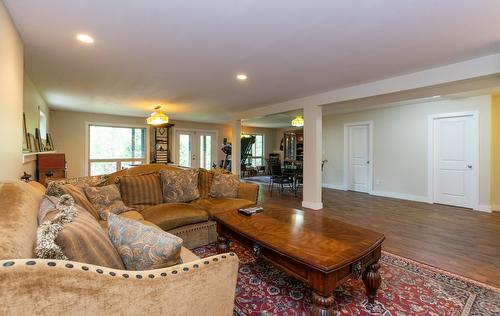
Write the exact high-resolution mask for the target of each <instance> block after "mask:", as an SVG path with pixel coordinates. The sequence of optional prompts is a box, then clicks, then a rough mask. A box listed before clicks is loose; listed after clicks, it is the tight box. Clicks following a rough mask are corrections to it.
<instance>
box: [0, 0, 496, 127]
mask: <svg viewBox="0 0 500 316" xmlns="http://www.w3.org/2000/svg"><path fill="white" fill-rule="evenodd" d="M4 2H5V4H6V6H7V8H8V10H9V12H10V13H11V15H12V17H13V20H14V22H15V24H16V26H17V28H18V30H19V32H20V34H21V37H22V38H23V41H24V43H25V59H26V67H27V72H28V74H29V75H30V77H31V78H32V80H33V81H34V82H35V84H36V85H37V86H38V88H39V89H40V91H41V93H42V95H43V97H44V98H45V99H46V101H47V102H48V103H49V105H50V106H51V107H52V108H58V109H70V110H79V111H88V112H100V113H111V114H121V115H137V116H145V115H147V113H149V112H151V110H152V108H153V106H154V105H155V104H156V103H163V104H167V107H166V110H167V112H168V114H169V115H170V116H171V117H173V118H175V119H184V120H191V121H206V122H223V121H225V120H227V119H229V117H230V115H231V113H235V112H237V111H242V110H245V109H248V108H252V107H257V106H260V105H265V104H271V103H276V102H281V101H286V100H289V99H294V98H299V97H304V96H308V95H311V94H315V93H319V92H322V91H327V90H331V89H337V88H340V87H347V86H351V85H356V84H359V83H363V82H370V81H374V80H379V79H384V78H388V77H393V76H397V75H400V74H405V73H412V72H415V71H419V70H423V69H427V68H432V67H436V66H440V65H445V64H449V63H453V62H458V61H462V60H467V59H471V58H475V57H479V56H485V55H489V54H492V53H496V52H499V51H500V18H499V12H500V1H498V0H478V1H471V0H453V1H450V0H449V1H434V0H432V1H431V0H407V1H401V0H384V1H376V0H357V1H353V0H345V1H331V0H329V1H304V0H274V1H256V0H238V1H234V0H220V1H217V0H214V1H194V0H183V1H161V0H157V1H154V0H144V1H122V0H106V1H102V0H72V1H67V0H45V1H39V0H22V1H20V0H4ZM79 32H86V33H88V34H90V35H92V36H93V37H94V38H95V44H94V45H91V46H85V45H83V44H81V43H79V42H77V41H76V40H75V39H74V37H75V35H76V34H77V33H79ZM238 72H245V73H247V74H248V76H249V80H248V81H247V82H237V81H236V80H235V79H234V77H235V75H236V73H238Z"/></svg>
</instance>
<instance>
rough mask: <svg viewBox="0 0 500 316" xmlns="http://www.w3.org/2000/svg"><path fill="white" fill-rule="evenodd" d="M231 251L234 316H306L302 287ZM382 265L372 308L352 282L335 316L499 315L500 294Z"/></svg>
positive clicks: (404, 265)
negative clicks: (235, 265)
mask: <svg viewBox="0 0 500 316" xmlns="http://www.w3.org/2000/svg"><path fill="white" fill-rule="evenodd" d="M193 251H194V253H195V254H196V255H198V256H200V257H207V256H210V255H213V254H216V253H217V251H216V247H215V244H210V245H207V246H203V247H199V248H196V249H194V250H193ZM231 251H233V252H235V253H236V254H237V255H238V257H239V258H240V268H239V274H238V284H237V287H236V299H235V306H234V315H237V316H244V315H252V316H254V315H255V316H256V315H259V316H264V315H287V316H292V315H310V312H311V308H312V305H311V293H310V291H309V290H308V289H307V287H306V285H305V284H304V283H302V282H300V281H298V280H296V279H295V278H293V277H292V276H290V275H288V274H286V273H284V272H282V271H280V270H278V268H276V267H275V266H273V265H272V264H270V263H268V262H266V261H265V260H262V259H258V260H255V259H254V257H253V256H252V255H251V253H250V251H248V250H247V249H246V248H244V247H243V246H241V245H239V244H237V243H234V242H233V243H231ZM380 263H381V268H380V273H381V275H382V280H383V281H382V285H381V286H380V288H379V290H378V293H377V300H376V303H375V304H369V303H368V302H367V300H366V295H365V288H364V285H363V282H362V281H361V280H358V279H355V278H352V279H350V280H348V281H346V282H345V283H344V284H343V285H341V286H339V287H338V288H337V289H336V290H335V310H336V311H337V315H383V316H389V315H396V316H403V315H405V316H406V315H460V316H466V315H481V316H490V315H491V316H493V315H500V290H499V289H496V288H493V287H490V286H487V285H484V284H482V283H479V282H475V281H472V280H469V279H466V278H463V277H460V276H457V275H454V274H451V273H449V272H446V271H442V270H439V269H436V268H433V267H431V266H428V265H425V264H421V263H418V262H415V261H412V260H409V259H406V258H402V257H398V256H396V255H393V254H390V253H387V252H383V253H382V258H381V260H380Z"/></svg>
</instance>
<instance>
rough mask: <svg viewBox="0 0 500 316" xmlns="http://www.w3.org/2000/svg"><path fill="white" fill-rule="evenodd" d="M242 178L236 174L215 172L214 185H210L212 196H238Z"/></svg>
mask: <svg viewBox="0 0 500 316" xmlns="http://www.w3.org/2000/svg"><path fill="white" fill-rule="evenodd" d="M239 187H240V180H239V179H238V176H237V175H234V174H222V173H216V174H214V178H213V180H212V185H211V186H210V196H211V197H214V198H236V197H238V189H239Z"/></svg>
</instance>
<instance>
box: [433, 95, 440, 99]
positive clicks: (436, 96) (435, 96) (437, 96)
mask: <svg viewBox="0 0 500 316" xmlns="http://www.w3.org/2000/svg"><path fill="white" fill-rule="evenodd" d="M432 97H433V98H439V97H440V95H434V96H432Z"/></svg>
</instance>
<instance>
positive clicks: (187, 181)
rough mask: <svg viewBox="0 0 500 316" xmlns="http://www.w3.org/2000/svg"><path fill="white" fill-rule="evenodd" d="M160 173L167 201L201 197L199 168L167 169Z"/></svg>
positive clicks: (185, 200) (189, 199) (191, 199)
mask: <svg viewBox="0 0 500 316" xmlns="http://www.w3.org/2000/svg"><path fill="white" fill-rule="evenodd" d="M160 175H161V183H162V190H163V201H164V202H165V203H176V202H191V201H193V200H196V199H197V198H199V197H200V192H199V191H198V170H193V169H187V170H184V169H178V170H175V169H172V170H170V169H167V170H162V171H160Z"/></svg>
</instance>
